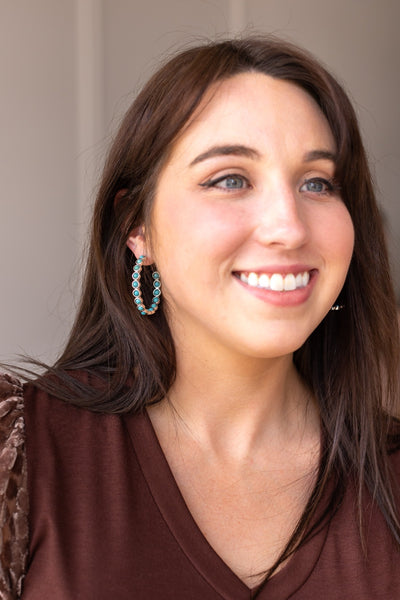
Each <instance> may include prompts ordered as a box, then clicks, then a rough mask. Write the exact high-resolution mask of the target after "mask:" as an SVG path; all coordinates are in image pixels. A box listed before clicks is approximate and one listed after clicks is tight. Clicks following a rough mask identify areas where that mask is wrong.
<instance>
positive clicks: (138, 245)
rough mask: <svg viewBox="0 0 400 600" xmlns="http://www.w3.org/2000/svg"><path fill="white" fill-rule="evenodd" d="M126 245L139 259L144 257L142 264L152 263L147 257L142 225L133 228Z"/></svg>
mask: <svg viewBox="0 0 400 600" xmlns="http://www.w3.org/2000/svg"><path fill="white" fill-rule="evenodd" d="M126 245H127V246H128V248H129V250H130V251H131V252H132V254H134V255H135V256H136V258H139V256H145V257H146V259H145V260H144V261H143V264H146V265H150V264H151V263H152V262H153V261H152V259H151V256H149V254H148V252H149V250H148V244H147V242H146V236H145V230H144V225H140V226H139V227H135V229H133V230H132V231H131V233H130V235H129V237H128V239H127V241H126Z"/></svg>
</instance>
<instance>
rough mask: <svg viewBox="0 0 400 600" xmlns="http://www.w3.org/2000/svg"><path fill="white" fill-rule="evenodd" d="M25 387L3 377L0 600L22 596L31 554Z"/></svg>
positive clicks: (0, 400) (0, 410)
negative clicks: (23, 390) (29, 541)
mask: <svg viewBox="0 0 400 600" xmlns="http://www.w3.org/2000/svg"><path fill="white" fill-rule="evenodd" d="M24 435H25V432H24V416H23V397H22V386H21V384H20V383H19V381H18V380H17V379H15V378H14V377H11V376H9V375H0V599H1V600H11V599H12V600H15V599H16V598H19V597H20V595H21V588H22V581H23V577H24V569H25V564H26V558H27V551H28V492H27V469H26V456H25V437H24Z"/></svg>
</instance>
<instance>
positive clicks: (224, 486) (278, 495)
mask: <svg viewBox="0 0 400 600" xmlns="http://www.w3.org/2000/svg"><path fill="white" fill-rule="evenodd" d="M169 463H170V466H171V469H172V472H173V474H174V478H175V480H176V482H177V484H178V487H179V490H180V492H181V494H182V496H183V498H184V500H185V503H186V505H187V507H188V509H189V511H190V513H191V515H192V517H193V519H194V521H195V522H196V524H197V526H198V528H199V529H200V531H201V532H202V534H203V535H204V537H205V538H206V540H207V541H208V543H209V544H210V545H211V546H212V548H213V549H214V551H215V552H216V553H217V554H218V555H219V556H220V557H221V559H222V560H223V561H224V562H225V563H226V564H227V565H228V566H229V568H230V569H231V570H232V571H233V572H234V573H235V574H236V575H237V576H238V577H239V578H240V579H241V580H242V581H243V582H244V583H245V584H246V585H247V586H248V587H250V588H251V587H255V586H256V585H258V584H259V583H260V582H261V581H262V580H263V579H264V577H265V573H266V571H268V569H269V568H270V567H272V566H273V564H274V563H275V561H276V560H277V559H278V558H279V556H280V555H281V553H282V552H283V550H284V549H285V547H286V544H287V542H288V541H289V539H290V537H291V535H292V533H293V531H294V530H295V528H296V525H297V523H298V521H299V519H300V517H301V515H302V514H303V511H304V509H305V506H306V504H307V500H308V498H309V496H310V494H311V491H312V488H313V485H314V483H315V477H316V471H317V466H318V465H317V460H316V458H315V459H314V460H312V459H311V458H309V459H308V460H307V461H306V462H304V461H303V462H297V461H296V462H295V464H287V465H285V464H283V465H277V464H271V463H269V461H268V459H266V460H265V463H264V464H252V463H251V462H250V464H247V465H246V466H244V467H243V468H241V469H232V468H231V469H230V468H224V467H223V466H222V465H218V466H216V465H214V466H213V467H212V466H210V464H209V463H208V462H207V461H204V460H201V458H199V457H197V459H196V457H195V456H194V455H193V454H192V455H191V458H190V459H188V458H187V457H182V455H179V454H177V453H175V454H174V452H170V455H169Z"/></svg>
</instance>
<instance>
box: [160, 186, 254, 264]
mask: <svg viewBox="0 0 400 600" xmlns="http://www.w3.org/2000/svg"><path fill="white" fill-rule="evenodd" d="M248 221H249V219H248V216H247V215H246V211H245V210H242V209H241V208H240V207H236V209H234V208H233V207H232V206H229V205H228V204H227V203H223V202H211V201H210V202H204V200H203V201H198V202H196V201H193V198H191V197H190V194H187V195H185V196H184V197H180V195H174V196H172V195H171V196H168V197H166V196H164V197H163V198H162V201H161V199H160V201H159V202H158V203H156V204H155V206H154V211H153V215H152V220H151V231H152V246H153V248H154V253H155V256H156V257H157V256H158V258H159V259H162V255H165V254H166V253H168V254H171V253H172V254H175V253H177V252H179V253H180V254H183V255H192V260H196V255H198V259H199V260H203V257H204V253H205V252H206V253H207V255H208V256H213V255H220V254H224V253H229V252H231V251H232V250H233V249H234V247H235V246H236V245H238V244H240V242H241V241H242V240H243V239H245V238H246V235H247V233H246V230H247V229H248V227H246V223H248Z"/></svg>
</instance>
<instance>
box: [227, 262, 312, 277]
mask: <svg viewBox="0 0 400 600" xmlns="http://www.w3.org/2000/svg"><path fill="white" fill-rule="evenodd" d="M315 270H316V269H315V267H310V265H305V264H295V265H277V264H275V265H266V266H263V267H250V268H246V269H234V271H233V273H256V274H257V275H262V274H263V273H266V274H267V275H269V274H273V273H280V274H281V275H288V274H289V273H292V274H293V275H297V274H298V273H304V272H305V271H308V272H310V271H315Z"/></svg>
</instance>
